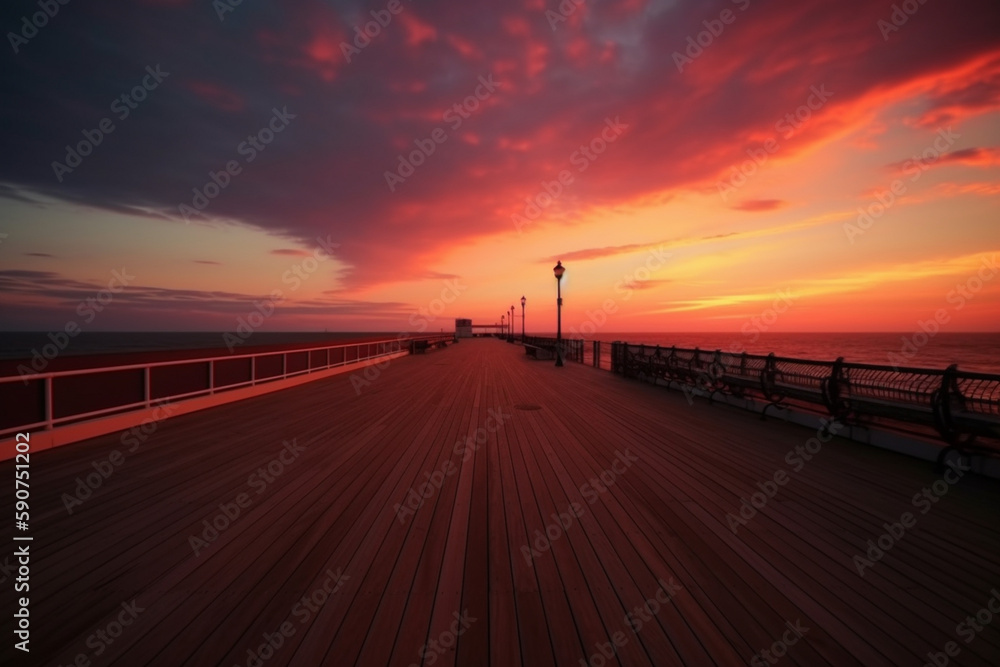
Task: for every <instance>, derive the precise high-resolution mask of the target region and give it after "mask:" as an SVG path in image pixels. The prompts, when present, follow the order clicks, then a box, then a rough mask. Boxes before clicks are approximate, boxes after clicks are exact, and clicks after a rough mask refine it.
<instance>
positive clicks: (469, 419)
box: [0, 339, 1000, 667]
mask: <svg viewBox="0 0 1000 667" xmlns="http://www.w3.org/2000/svg"><path fill="white" fill-rule="evenodd" d="M359 376H360V374H359ZM351 378H352V376H351V375H350V374H344V375H340V376H337V377H333V378H329V379H325V380H320V381H317V382H313V383H309V384H306V385H303V386H300V387H297V388H293V389H289V390H287V391H283V392H279V393H277V394H272V395H268V396H262V397H258V398H254V399H249V400H245V401H242V402H239V403H233V404H229V405H225V406H221V407H217V408H213V409H211V410H207V411H203V412H199V413H193V414H188V415H183V416H180V417H176V418H174V419H170V420H167V421H164V422H162V423H160V424H158V427H157V429H156V430H155V432H154V433H152V434H151V435H149V437H148V439H147V440H145V441H144V442H141V443H140V444H139V445H138V447H137V448H136V449H135V451H129V449H130V448H129V446H126V445H123V443H122V441H121V439H120V438H121V436H120V434H115V435H110V436H106V437H102V438H97V439H94V440H91V441H87V442H85V443H78V444H76V445H70V446H65V447H60V448H57V449H55V450H51V451H47V452H41V453H39V454H37V455H36V456H34V457H32V459H31V480H32V482H31V483H32V496H31V503H32V511H31V518H32V523H31V531H30V534H31V535H32V536H33V537H34V541H33V542H32V543H31V546H30V550H31V564H30V567H31V591H30V598H31V633H32V634H31V637H32V641H31V654H30V659H28V656H27V655H25V654H21V653H20V652H17V651H14V650H13V648H12V643H13V642H12V640H11V638H10V635H9V634H8V638H7V640H5V642H4V646H3V648H2V653H0V658H2V660H0V661H2V663H3V664H9V665H14V664H32V665H41V664H52V665H71V664H80V665H83V664H85V663H84V662H83V661H81V658H80V657H79V656H83V659H85V660H86V664H89V665H94V666H101V667H103V666H105V665H109V666H110V665H121V666H127V667H135V666H136V665H146V664H150V665H169V666H176V665H242V666H244V667H254V666H255V665H256V666H258V667H259V666H267V667H272V666H278V665H338V666H339V665H352V664H358V665H411V664H416V665H432V664H433V665H435V666H440V665H470V666H480V665H484V666H485V665H496V666H507V665H520V664H524V665H580V664H583V665H588V664H589V665H593V666H594V667H599V666H600V665H657V666H661V667H662V666H665V665H691V666H699V667H700V666H707V665H720V666H728V665H739V664H779V665H801V666H803V667H814V666H819V665H835V666H838V667H843V666H847V665H871V666H874V665H914V666H919V665H923V664H924V663H925V662H927V661H928V655H927V654H928V652H934V653H938V652H944V651H945V650H946V646H948V644H949V642H954V648H955V649H957V650H958V653H957V655H956V656H955V657H950V658H949V662H948V664H951V665H968V666H973V667H990V666H992V665H997V664H1000V613H998V614H992V613H991V619H992V621H991V623H990V624H985V625H983V626H980V627H982V630H981V631H975V632H972V631H971V630H969V632H972V635H971V637H969V635H968V634H966V633H962V632H961V630H960V629H959V627H960V626H959V624H960V623H963V622H964V621H965V619H966V618H967V617H969V616H973V617H974V616H975V615H976V613H977V612H979V611H980V610H981V609H984V608H987V609H988V607H987V603H988V602H989V601H990V599H991V596H992V595H994V593H995V592H996V591H997V590H1000V483H998V482H997V481H995V480H990V479H985V478H980V477H976V476H974V475H972V474H968V475H965V476H963V477H962V478H961V479H958V480H956V482H955V483H954V484H948V483H947V482H944V483H942V482H941V481H940V480H942V476H941V474H940V473H935V471H934V470H933V468H932V466H931V465H930V464H928V463H926V462H923V461H919V460H915V459H911V458H908V457H905V456H902V455H897V454H893V453H890V452H886V451H882V450H877V449H873V448H870V447H866V446H863V445H860V444H856V443H852V442H847V441H844V440H840V439H833V440H832V441H830V442H828V443H826V444H824V445H822V449H821V450H820V451H819V452H818V453H816V454H815V456H814V457H813V458H812V460H810V461H808V462H806V461H803V465H802V467H801V469H799V470H798V471H796V470H795V468H796V467H798V465H797V459H795V458H794V456H795V455H794V454H793V458H790V459H786V455H787V454H788V453H789V452H790V451H791V452H794V450H795V448H796V447H801V446H803V445H805V444H806V442H807V441H808V440H809V438H811V437H813V436H814V435H816V434H815V433H813V432H810V431H809V430H808V429H804V428H802V427H798V426H793V425H790V424H785V423H783V422H780V421H776V420H773V419H772V420H769V421H767V422H762V421H760V420H759V419H757V418H755V417H754V416H753V415H751V414H749V413H746V412H741V411H738V410H735V409H732V408H729V407H724V406H718V405H716V406H709V405H707V404H706V403H704V402H698V403H696V404H695V405H693V406H691V405H689V404H688V402H687V401H686V399H685V398H684V396H683V395H682V394H679V393H676V392H667V391H664V390H663V389H660V388H655V387H650V386H647V385H643V384H640V383H637V382H634V381H627V380H623V379H621V378H618V377H615V376H613V375H611V374H609V373H607V372H603V371H599V370H596V369H593V368H588V367H585V366H580V365H576V364H572V363H568V364H567V365H566V366H565V367H564V368H555V367H554V366H553V364H552V363H551V362H544V361H534V360H531V359H528V358H527V357H526V356H525V355H524V354H523V351H522V349H521V348H520V347H518V346H514V345H509V344H506V343H503V342H501V341H498V340H492V339H486V340H463V341H462V342H461V343H460V344H458V345H454V346H451V347H450V348H449V349H447V350H444V351H440V352H435V353H431V354H427V355H417V356H412V357H406V358H402V359H397V360H395V361H392V362H391V363H390V364H389V365H388V366H387V367H386V368H385V369H383V370H381V371H380V373H379V377H377V378H376V379H374V380H373V381H372V382H371V384H370V385H367V386H363V387H360V393H358V392H356V391H355V387H354V386H353V385H352V379H351ZM470 436H471V441H470V440H469V438H470ZM477 436H478V440H479V443H480V445H479V446H478V447H475V446H473V447H468V448H467V449H466V446H467V444H469V443H475V442H476V439H477ZM293 441H294V446H292V445H291V444H290V443H292V442H293ZM133 443H134V441H131V440H130V441H129V444H133ZM286 443H289V444H286ZM113 450H119V452H120V453H121V456H122V457H123V459H124V460H123V461H121V460H119V459H118V458H117V457H116V458H115V461H118V465H113V464H112V469H113V472H111V474H110V476H108V477H107V478H106V479H102V485H101V487H100V488H99V489H98V490H97V491H94V492H93V496H92V497H89V498H87V499H86V500H84V501H83V502H82V503H81V504H77V505H75V506H74V507H73V511H72V514H70V513H69V512H68V511H67V509H66V505H65V502H66V498H68V497H70V496H72V494H74V493H75V489H76V488H77V486H78V482H77V479H78V478H86V476H87V475H88V474H90V473H95V472H97V469H98V468H103V470H104V471H105V472H107V471H108V467H107V465H104V466H102V465H101V463H100V462H101V461H106V460H107V459H108V457H109V456H110V455H111V453H112V451H113ZM283 452H284V453H283ZM95 462H97V464H96V466H95ZM276 462H277V463H276ZM0 465H2V468H3V473H2V474H3V476H4V478H5V479H8V480H10V479H11V478H12V477H13V461H5V462H3V464H0ZM268 466H270V472H266V471H267V469H268ZM260 468H264V470H265V472H264V474H261V473H259V472H257V471H258V469H260ZM779 471H784V474H785V475H787V477H781V476H780V475H779V478H780V479H782V480H784V481H785V482H786V483H785V484H783V485H780V486H779V485H775V489H776V493H775V494H774V497H773V498H770V499H768V500H767V503H766V505H765V506H764V507H763V509H761V510H759V512H758V513H757V515H756V516H754V517H753V518H751V519H749V520H748V521H747V523H746V525H739V526H738V530H737V531H736V532H734V531H733V530H732V529H731V527H730V523H731V521H730V520H727V514H736V513H738V512H739V509H740V499H741V497H743V498H747V499H749V498H750V497H751V494H753V493H754V492H756V491H758V490H759V488H758V483H760V484H763V483H765V482H766V481H767V480H772V479H774V478H775V474H776V473H778V472H779ZM97 474H100V473H99V472H98V473H97ZM602 478H603V481H601V480H602ZM94 479H95V480H96V478H94ZM936 481H937V482H939V483H938V487H937V488H938V489H941V488H944V489H945V490H946V494H945V495H943V496H941V497H940V498H939V499H937V500H936V501H935V502H933V503H931V501H930V500H926V501H922V502H921V504H916V505H915V503H914V496H915V495H916V494H920V493H921V490H922V489H923V488H924V487H929V488H932V489H933V488H934V487H933V486H932V485H933V484H934V483H935V482H936ZM424 483H429V484H430V486H424V487H422V486H421V485H422V484H424ZM942 484H943V485H942ZM438 487H440V488H438ZM12 488H13V482H9V483H5V484H4V495H3V502H2V504H3V505H4V506H5V507H6V508H7V509H8V510H9V513H8V516H10V514H12V513H13V502H14V501H13V493H12V492H8V491H7V489H12ZM411 489H414V494H419V493H420V492H421V491H422V492H424V493H425V494H426V495H427V497H426V498H423V499H422V500H423V504H422V506H419V507H417V508H416V509H415V510H414V511H412V513H410V512H403V513H402V514H403V515H402V516H400V513H399V512H397V511H396V510H395V509H394V508H395V507H396V506H397V505H404V506H405V504H406V503H407V500H408V497H409V498H410V499H411V502H412V504H413V505H417V504H418V503H417V501H416V500H415V498H416V496H414V495H410V490H411ZM66 494H69V495H66ZM934 497H935V498H937V496H936V495H935V496H934ZM759 499H760V497H758V500H759ZM918 500H919V498H918ZM923 503H926V504H923ZM241 505H242V506H241ZM924 507H927V508H929V511H927V512H926V514H924V513H921V511H922V509H923V508H924ZM237 510H239V515H238V516H235V513H236V511H237ZM226 512H228V513H229V514H230V516H231V517H234V518H230V517H227V516H226ZM905 512H910V513H911V514H912V515H913V516H914V518H915V524H914V525H912V527H907V528H905V532H904V533H903V534H902V535H901V536H898V537H896V538H891V540H890V539H888V538H883V540H882V541H883V546H884V547H885V546H888V547H889V548H888V549H887V550H886V551H885V554H884V557H882V558H881V559H880V560H878V561H877V562H872V564H871V565H870V566H867V567H866V568H865V570H864V576H860V575H859V573H858V569H857V566H856V564H855V561H854V556H855V555H864V553H865V551H866V550H867V549H868V541H869V540H876V541H877V540H878V539H879V536H880V535H882V534H883V533H885V532H886V528H885V527H884V524H885V523H889V524H892V523H894V522H899V521H900V518H901V516H902V515H903V513H905ZM553 515H555V517H556V518H555V519H554V518H553ZM560 515H562V516H561V517H560ZM220 517H221V518H220ZM206 520H207V522H208V523H209V524H211V523H212V522H213V521H214V522H215V523H216V524H217V526H219V528H220V529H219V530H218V534H217V537H215V539H214V540H212V541H209V539H210V538H212V537H213V533H211V532H208V533H207V534H206V533H205V531H206V528H205V523H204V522H205V521H206ZM546 533H548V537H545V535H546ZM192 536H196V537H199V538H206V541H205V542H204V543H203V544H197V545H196V546H197V549H198V551H199V553H198V554H197V555H195V547H193V546H192ZM550 538H551V540H550ZM890 542H891V544H890ZM532 550H534V551H533V552H532ZM12 551H13V547H11V548H9V549H8V550H7V553H10V552H12ZM526 552H527V555H526ZM5 555H6V554H5V553H4V554H0V559H2V558H3V557H4V556H5ZM4 576H6V577H7V578H8V583H7V584H5V585H4V592H3V596H2V598H3V600H4V609H5V610H8V609H11V608H13V606H14V602H13V595H14V594H13V592H12V586H11V584H10V582H9V580H10V579H12V578H13V577H14V576H16V575H14V574H12V573H11V572H10V570H8V569H5V571H4ZM647 601H649V602H648V604H647ZM993 605H994V608H996V609H1000V593H998V594H997V599H996V602H994V603H993ZM8 619H10V616H9V615H8ZM983 620H984V618H983V615H981V616H980V621H979V622H980V623H982V622H983ZM8 622H9V621H8ZM119 623H121V624H122V625H118V624H119ZM789 628H799V630H798V631H795V632H793V631H792V630H790V629H789ZM968 629H969V626H966V630H968ZM269 639H270V641H271V644H272V647H273V648H271V649H270V651H268V650H267V649H265V650H264V651H263V653H260V652H258V649H260V648H261V646H262V645H264V644H266V643H267V641H268V640H269ZM966 639H969V641H968V642H967V641H966ZM612 647H614V653H612V652H611V648H612ZM765 649H766V650H767V651H769V654H768V655H767V656H763V657H760V658H758V659H757V661H756V662H755V661H754V656H755V655H757V654H758V653H759V652H760V651H761V650H765ZM602 652H604V653H606V655H607V656H608V657H605V656H603V655H601V654H602ZM254 653H257V655H256V656H255V655H253V654H254ZM942 655H943V653H942ZM769 659H770V660H769ZM772 661H773V663H772Z"/></svg>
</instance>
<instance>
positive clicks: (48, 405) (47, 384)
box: [43, 376, 54, 431]
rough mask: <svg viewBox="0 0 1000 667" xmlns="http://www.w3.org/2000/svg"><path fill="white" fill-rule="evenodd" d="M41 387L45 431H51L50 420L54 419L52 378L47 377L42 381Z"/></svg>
mask: <svg viewBox="0 0 1000 667" xmlns="http://www.w3.org/2000/svg"><path fill="white" fill-rule="evenodd" d="M43 382H44V384H43V387H44V389H45V430H46V431H51V430H52V420H53V418H54V416H53V414H52V377H51V376H50V377H47V378H45V380H43Z"/></svg>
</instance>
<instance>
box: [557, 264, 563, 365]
mask: <svg viewBox="0 0 1000 667" xmlns="http://www.w3.org/2000/svg"><path fill="white" fill-rule="evenodd" d="M562 358H563V353H562V281H561V280H559V279H558V278H557V279H556V366H562V365H563V359H562Z"/></svg>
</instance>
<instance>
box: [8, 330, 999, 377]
mask: <svg viewBox="0 0 1000 667" xmlns="http://www.w3.org/2000/svg"><path fill="white" fill-rule="evenodd" d="M543 335H555V334H554V333H552V334H543ZM396 336H397V332H392V333H372V332H334V333H309V332H287V333H277V332H275V333H269V332H257V333H255V334H254V335H253V336H252V338H251V339H250V341H248V343H252V344H253V345H275V344H286V343H319V342H324V341H329V342H331V343H333V344H336V343H339V342H345V341H351V340H375V339H380V338H389V339H393V338H395V337H396ZM756 336H757V338H756V340H754V336H753V335H749V336H748V335H743V334H740V333H732V334H719V333H604V332H598V333H597V334H594V335H592V336H588V339H593V340H600V341H604V342H611V341H616V340H624V341H628V342H630V343H645V344H647V345H661V346H664V347H670V346H672V345H676V346H678V347H688V348H693V347H699V348H701V349H703V350H715V349H721V350H723V351H728V350H734V349H735V350H737V351H739V350H743V349H745V350H746V351H747V352H750V353H754V354H768V353H769V352H774V353H775V354H777V355H778V356H783V357H800V358H806V359H816V360H833V359H836V358H837V357H844V359H845V360H846V361H851V362H859V363H874V364H893V363H898V364H900V365H903V361H900V360H901V359H902V360H904V361H905V365H909V366H915V367H918V368H920V367H923V368H945V367H947V366H949V365H951V364H953V363H957V364H958V365H959V367H960V368H963V369H965V370H977V371H985V372H990V373H1000V333H948V332H942V333H938V334H937V335H935V336H933V337H928V338H926V339H925V338H924V337H923V336H921V335H916V334H914V333H909V334H901V333H761V334H757V335H756ZM49 342H50V340H49V338H48V334H47V333H45V332H0V359H19V358H28V357H30V356H31V354H32V349H41V346H43V345H45V344H46V343H49ZM210 348H223V349H225V344H224V343H223V341H222V335H221V334H220V333H211V332H191V333H184V332H164V333H156V332H137V333H135V332H134V333H120V332H115V333H111V332H82V333H80V334H79V335H77V336H76V337H74V338H72V339H71V340H70V341H69V345H68V346H67V348H66V350H65V351H63V352H62V353H61V355H66V356H72V355H91V354H104V353H109V352H145V351H151V350H183V349H210ZM890 355H896V356H895V357H892V356H890Z"/></svg>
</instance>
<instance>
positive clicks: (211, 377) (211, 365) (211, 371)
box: [208, 359, 215, 396]
mask: <svg viewBox="0 0 1000 667" xmlns="http://www.w3.org/2000/svg"><path fill="white" fill-rule="evenodd" d="M214 393H215V359H209V360H208V395H209V396H211V395H212V394H214Z"/></svg>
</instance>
